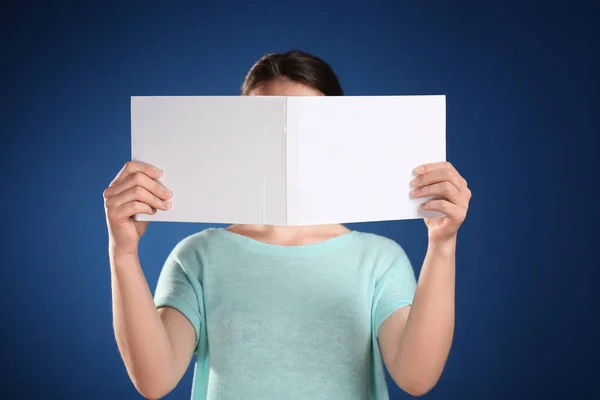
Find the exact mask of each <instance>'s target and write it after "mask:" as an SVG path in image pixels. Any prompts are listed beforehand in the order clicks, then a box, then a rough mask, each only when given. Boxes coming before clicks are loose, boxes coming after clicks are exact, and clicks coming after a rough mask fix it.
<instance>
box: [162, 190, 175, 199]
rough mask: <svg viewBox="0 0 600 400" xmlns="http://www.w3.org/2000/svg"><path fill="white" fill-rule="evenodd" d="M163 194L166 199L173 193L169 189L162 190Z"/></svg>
mask: <svg viewBox="0 0 600 400" xmlns="http://www.w3.org/2000/svg"><path fill="white" fill-rule="evenodd" d="M163 194H164V195H165V196H167V197H171V195H172V194H173V192H171V191H170V190H169V189H164V190H163Z"/></svg>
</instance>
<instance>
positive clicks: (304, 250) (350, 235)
mask: <svg viewBox="0 0 600 400" xmlns="http://www.w3.org/2000/svg"><path fill="white" fill-rule="evenodd" d="M215 230H216V231H217V232H219V233H220V234H222V235H223V236H225V237H227V238H228V239H230V240H233V241H234V242H236V243H238V244H239V245H241V246H243V247H246V248H251V249H253V250H256V251H260V252H264V253H271V254H281V255H288V254H289V255H293V254H302V255H311V254H322V253H324V252H328V251H331V250H334V249H336V248H339V247H340V246H343V245H345V244H347V243H348V242H350V241H351V240H353V239H354V238H355V237H356V236H357V235H358V234H359V232H358V231H355V230H351V231H350V232H346V233H343V234H341V235H338V236H335V237H332V238H330V239H326V240H323V241H321V242H318V243H310V244H303V245H292V246H286V245H280V244H273V243H267V242H261V241H260V240H256V239H253V238H250V237H248V236H244V235H241V234H239V233H235V232H232V231H230V230H227V229H225V228H215Z"/></svg>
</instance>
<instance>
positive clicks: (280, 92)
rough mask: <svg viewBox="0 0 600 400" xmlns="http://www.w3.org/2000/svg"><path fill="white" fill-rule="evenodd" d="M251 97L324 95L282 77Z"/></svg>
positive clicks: (257, 89)
mask: <svg viewBox="0 0 600 400" xmlns="http://www.w3.org/2000/svg"><path fill="white" fill-rule="evenodd" d="M248 94H249V95H250V96H322V95H323V93H321V92H319V91H318V90H315V89H313V88H311V87H310V86H307V85H305V84H303V83H298V82H294V81H292V80H290V79H288V78H285V77H281V78H277V79H274V80H272V81H269V82H265V83H263V84H262V85H260V86H259V87H257V88H255V89H253V90H251V91H250V93H248Z"/></svg>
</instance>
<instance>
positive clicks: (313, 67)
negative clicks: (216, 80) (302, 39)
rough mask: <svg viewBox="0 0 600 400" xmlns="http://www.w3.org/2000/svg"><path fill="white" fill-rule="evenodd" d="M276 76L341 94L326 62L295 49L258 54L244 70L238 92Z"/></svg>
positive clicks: (328, 94) (319, 89)
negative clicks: (243, 77)
mask: <svg viewBox="0 0 600 400" xmlns="http://www.w3.org/2000/svg"><path fill="white" fill-rule="evenodd" d="M280 77H286V78H288V79H290V80H292V81H294V82H298V83H302V84H305V85H307V86H310V87H311V88H313V89H315V90H318V91H319V92H321V93H323V94H324V95H325V96H342V95H343V94H344V91H343V90H342V87H341V85H340V82H339V81H338V78H337V76H336V74H335V73H334V72H333V69H332V68H331V66H330V65H329V64H327V63H326V62H325V61H323V60H322V59H320V58H318V57H316V56H313V55H312V54H308V53H305V52H302V51H298V50H293V51H288V52H287V53H283V54H278V53H269V54H267V55H265V56H263V57H261V58H260V60H258V61H257V62H256V64H254V65H253V66H252V68H250V71H248V74H247V75H246V79H244V83H243V85H242V90H241V94H242V95H248V94H249V93H250V91H252V90H253V89H256V88H257V87H259V86H260V85H262V84H264V83H266V82H269V81H271V80H273V79H276V78H280Z"/></svg>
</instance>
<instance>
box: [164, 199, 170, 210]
mask: <svg viewBox="0 0 600 400" xmlns="http://www.w3.org/2000/svg"><path fill="white" fill-rule="evenodd" d="M162 204H163V206H164V207H165V208H167V209H169V208H171V202H170V201H166V200H165V201H163V202H162Z"/></svg>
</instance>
